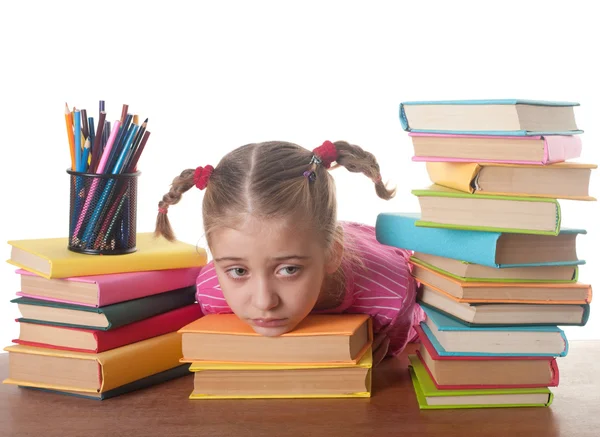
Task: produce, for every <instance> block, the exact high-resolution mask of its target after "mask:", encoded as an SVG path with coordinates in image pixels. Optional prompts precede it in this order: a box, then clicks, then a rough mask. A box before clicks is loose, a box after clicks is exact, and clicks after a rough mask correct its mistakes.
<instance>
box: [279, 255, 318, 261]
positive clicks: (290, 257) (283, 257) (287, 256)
mask: <svg viewBox="0 0 600 437" xmlns="http://www.w3.org/2000/svg"><path fill="white" fill-rule="evenodd" d="M272 259H273V260H275V261H286V260H290V259H302V260H306V259H310V256H305V255H283V256H276V257H274V258H272Z"/></svg>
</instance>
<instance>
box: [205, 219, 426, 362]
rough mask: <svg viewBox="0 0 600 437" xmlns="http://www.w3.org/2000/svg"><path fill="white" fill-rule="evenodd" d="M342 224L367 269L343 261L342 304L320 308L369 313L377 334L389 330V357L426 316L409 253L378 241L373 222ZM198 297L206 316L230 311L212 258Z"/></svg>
mask: <svg viewBox="0 0 600 437" xmlns="http://www.w3.org/2000/svg"><path fill="white" fill-rule="evenodd" d="M341 225H342V227H343V228H344V235H345V238H349V239H352V241H353V248H354V251H355V252H356V255H357V256H358V257H360V259H361V261H362V263H363V265H364V268H355V269H351V268H350V267H349V266H348V265H344V267H343V268H344V272H345V278H346V293H345V295H344V299H343V301H342V303H341V304H340V305H339V306H338V307H336V308H332V309H327V310H326V311H320V312H326V313H363V314H369V315H370V316H371V318H372V320H373V331H374V333H375V334H378V333H385V334H386V335H387V337H388V338H389V339H390V346H389V349H388V355H396V354H398V353H400V352H401V351H402V350H403V349H404V347H405V346H406V344H407V343H408V342H409V341H414V340H415V339H416V332H415V330H414V328H413V326H414V325H416V324H418V323H419V322H420V321H421V320H424V318H425V316H424V313H423V310H422V309H421V308H420V307H419V306H418V304H416V303H415V299H416V283H415V280H414V278H413V277H412V276H411V275H410V267H409V264H408V263H407V261H408V258H409V257H410V255H411V253H410V252H408V251H406V250H404V249H398V248H395V247H391V246H385V245H383V244H381V243H379V242H378V241H377V240H376V238H375V229H374V228H373V227H372V226H367V225H362V224H358V223H349V222H341ZM196 299H197V301H198V303H199V304H200V307H201V309H202V312H203V313H204V314H218V313H231V312H232V311H231V308H229V305H227V302H226V301H225V298H224V297H223V292H222V291H221V287H220V286H219V282H218V280H217V275H216V272H215V268H214V265H213V263H212V261H211V262H210V263H208V264H207V265H206V266H205V267H204V268H203V269H202V270H201V271H200V273H199V275H198V279H197V281H196ZM315 312H319V311H315Z"/></svg>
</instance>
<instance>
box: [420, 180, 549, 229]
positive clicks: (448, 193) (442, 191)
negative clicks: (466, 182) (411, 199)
mask: <svg viewBox="0 0 600 437" xmlns="http://www.w3.org/2000/svg"><path fill="white" fill-rule="evenodd" d="M412 194H413V195H415V196H417V197H419V198H422V197H442V198H455V199H487V200H494V201H497V202H502V201H513V202H534V203H551V204H553V205H554V213H553V214H554V217H555V219H554V226H553V229H548V230H540V229H527V228H525V229H517V228H512V227H511V228H507V227H498V226H492V225H487V226H484V225H464V224H459V223H439V222H433V221H427V220H422V219H421V220H417V221H416V222H415V225H416V226H422V227H433V228H446V229H464V230H475V231H492V232H495V231H496V232H509V233H515V234H536V235H554V236H556V235H558V234H559V232H560V222H561V210H560V204H559V203H558V201H557V200H556V199H549V198H543V197H527V198H524V197H517V196H496V195H491V194H468V193H463V192H460V191H458V190H452V189H450V188H446V187H442V186H439V185H432V186H431V187H428V188H425V189H418V190H412Z"/></svg>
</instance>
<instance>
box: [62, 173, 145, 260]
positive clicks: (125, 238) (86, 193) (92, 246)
mask: <svg viewBox="0 0 600 437" xmlns="http://www.w3.org/2000/svg"><path fill="white" fill-rule="evenodd" d="M67 173H68V174H69V175H70V185H71V200H70V208H69V244H68V248H69V250H71V251H73V252H79V253H86V254H91V255H121V254H125V253H131V252H135V251H136V223H137V179H138V176H139V175H140V172H136V173H127V174H88V173H80V172H75V171H72V170H67Z"/></svg>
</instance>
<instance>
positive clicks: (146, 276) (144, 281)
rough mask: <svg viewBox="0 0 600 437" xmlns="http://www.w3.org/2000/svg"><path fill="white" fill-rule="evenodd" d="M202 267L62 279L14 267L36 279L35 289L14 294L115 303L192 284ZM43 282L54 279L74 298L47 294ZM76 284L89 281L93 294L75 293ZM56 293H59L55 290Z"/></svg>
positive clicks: (101, 304) (98, 304) (90, 303)
mask: <svg viewBox="0 0 600 437" xmlns="http://www.w3.org/2000/svg"><path fill="white" fill-rule="evenodd" d="M201 269H202V267H201V266H195V267H187V268H183V269H169V270H149V271H143V272H127V273H113V274H108V275H92V276H76V277H71V278H63V279H46V278H43V277H41V276H38V275H36V274H34V273H31V272H28V271H26V270H23V269H18V270H17V271H16V273H17V274H19V275H22V276H29V277H35V278H37V279H39V280H38V281H36V282H37V284H38V286H37V289H38V291H37V292H29V293H27V292H24V291H20V292H18V293H17V295H18V296H23V297H29V298H33V299H44V300H50V301H54V302H61V303H70V304H75V305H86V306H95V307H104V306H108V305H112V304H115V303H120V302H125V301H128V300H134V299H138V298H141V297H146V296H151V295H154V294H159V293H164V292H166V291H172V290H176V289H178V288H183V287H189V286H192V285H195V284H196V278H197V277H198V274H199V273H200V270H201ZM46 282H48V283H50V282H54V284H55V285H56V287H57V288H60V290H61V293H62V294H64V295H65V296H70V294H69V295H68V294H66V293H65V291H66V290H70V289H72V290H73V293H72V294H73V295H77V299H78V300H77V301H74V300H69V299H61V298H51V297H49V295H48V291H45V290H46V289H45V287H46ZM79 284H89V285H90V286H92V287H94V288H96V289H97V292H96V293H95V296H90V298H89V299H87V300H86V299H85V298H84V297H83V296H81V297H80V295H81V294H82V293H79V294H78V293H77V290H78V288H77V287H78V285H79ZM56 294H60V293H56Z"/></svg>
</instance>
